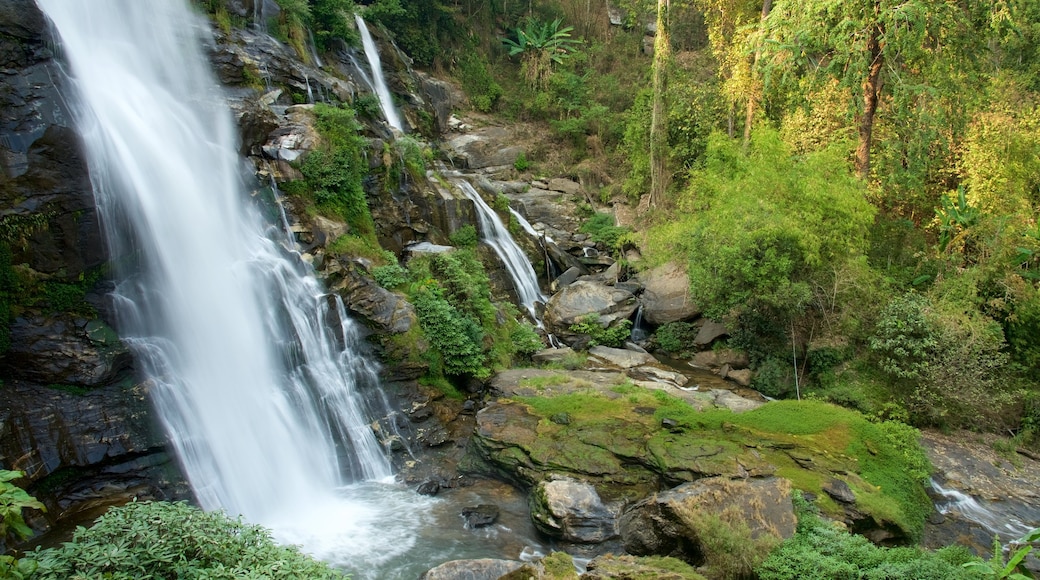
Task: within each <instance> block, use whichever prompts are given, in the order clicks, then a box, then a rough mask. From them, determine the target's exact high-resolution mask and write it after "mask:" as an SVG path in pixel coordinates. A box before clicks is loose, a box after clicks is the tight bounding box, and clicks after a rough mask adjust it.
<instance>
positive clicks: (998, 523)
mask: <svg viewBox="0 0 1040 580" xmlns="http://www.w3.org/2000/svg"><path fill="white" fill-rule="evenodd" d="M931 487H932V491H933V492H934V495H935V496H936V501H935V508H936V510H938V511H939V513H941V514H949V513H956V514H959V515H960V516H961V517H963V518H965V519H967V520H970V521H973V522H975V523H977V524H979V525H980V526H982V527H983V528H985V529H986V530H987V531H988V532H990V533H991V534H994V535H996V536H998V537H999V538H1000V540H1001V541H1002V542H1007V541H1010V540H1017V539H1018V538H1021V537H1022V536H1024V535H1025V534H1027V533H1028V532H1029V531H1030V530H1031V529H1033V528H1034V527H1036V526H1037V525H1040V520H1034V521H1033V522H1032V523H1026V522H1023V521H1022V519H1020V518H1021V517H1022V516H1023V513H1022V511H1023V510H1022V509H1021V507H1020V506H1019V507H1018V508H1017V509H1016V508H1015V507H1014V506H1005V505H1001V504H1000V503H999V502H981V501H979V500H977V499H975V498H974V497H972V496H970V495H968V494H966V493H963V492H960V491H957V490H955V489H947V488H945V487H943V486H942V485H940V484H939V482H937V481H935V480H934V479H932V480H931ZM1030 515H1032V516H1033V517H1034V518H1037V517H1040V513H1036V512H1034V513H1032V514H1030ZM1027 517H1028V516H1027Z"/></svg>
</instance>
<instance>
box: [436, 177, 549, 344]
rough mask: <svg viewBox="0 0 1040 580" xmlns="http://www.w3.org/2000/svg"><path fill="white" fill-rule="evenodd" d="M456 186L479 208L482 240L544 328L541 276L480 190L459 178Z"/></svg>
mask: <svg viewBox="0 0 1040 580" xmlns="http://www.w3.org/2000/svg"><path fill="white" fill-rule="evenodd" d="M455 183H456V184H457V185H458V186H459V189H461V190H462V193H464V194H465V195H466V197H468V198H469V199H471V200H473V204H474V205H475V206H476V208H477V219H478V221H479V222H480V232H481V236H482V237H481V239H482V240H483V241H484V243H486V244H487V245H489V246H491V249H493V250H494V251H495V254H496V255H498V258H499V259H500V260H502V263H503V264H504V265H505V267H506V270H507V271H508V272H509V276H510V277H511V278H512V279H513V286H514V287H515V288H516V294H517V298H518V299H519V300H520V304H521V305H523V307H524V308H526V309H527V312H528V313H530V315H531V318H532V319H533V320H534V321H535V322H536V323H537V324H538V326H539V327H541V325H542V322H541V319H540V318H539V317H538V310H537V307H536V304H537V303H538V302H542V303H545V301H546V300H548V298H547V297H546V296H545V294H542V290H541V288H540V287H539V286H538V276H536V275H535V273H534V267H533V266H531V261H530V260H529V259H527V255H526V254H524V252H523V250H521V249H520V246H518V245H517V244H516V240H514V239H513V236H512V235H511V234H510V233H509V229H508V228H506V226H505V224H504V223H503V222H502V219H501V218H499V217H498V214H496V213H495V212H494V210H492V209H491V208H490V207H489V206H488V204H487V202H485V201H484V198H482V197H480V194H479V193H477V190H476V189H474V188H473V186H472V185H470V183H469V182H468V181H466V180H465V179H457V180H455Z"/></svg>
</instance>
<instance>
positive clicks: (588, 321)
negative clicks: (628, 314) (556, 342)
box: [570, 314, 632, 347]
mask: <svg viewBox="0 0 1040 580" xmlns="http://www.w3.org/2000/svg"><path fill="white" fill-rule="evenodd" d="M570 331H571V332H576V333H578V334H586V335H588V336H589V337H590V339H591V340H590V341H589V346H596V345H599V344H602V345H603V346H611V347H619V346H622V345H623V344H625V341H626V340H628V338H629V337H630V336H632V321H631V320H621V321H618V323H617V324H615V325H613V326H609V327H605V326H603V324H602V323H601V322H600V318H599V315H598V314H589V315H588V316H582V317H581V318H579V319H578V322H577V323H576V324H572V325H571V326H570Z"/></svg>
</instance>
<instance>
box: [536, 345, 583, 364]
mask: <svg viewBox="0 0 1040 580" xmlns="http://www.w3.org/2000/svg"><path fill="white" fill-rule="evenodd" d="M572 356H574V349H572V348H570V347H568V346H564V347H560V348H546V349H542V350H540V351H538V352H536V353H534V354H533V355H531V360H532V361H534V362H536V363H539V364H546V363H558V362H562V361H564V360H566V359H567V358H569V357H572Z"/></svg>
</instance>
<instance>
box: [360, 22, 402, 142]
mask: <svg viewBox="0 0 1040 580" xmlns="http://www.w3.org/2000/svg"><path fill="white" fill-rule="evenodd" d="M354 20H355V21H356V22H357V27H358V32H360V33H361V44H362V45H363V46H364V47H365V56H366V57H368V66H369V68H371V69H372V76H371V79H370V80H371V83H370V84H371V85H372V88H373V89H374V90H375V92H376V96H377V97H379V106H380V107H381V108H382V109H383V115H384V116H386V122H387V123H388V124H389V125H390V126H391V127H393V128H394V129H397V130H398V131H402V132H403V131H404V125H403V124H402V123H401V116H400V115H398V114H397V107H395V106H394V99H393V97H391V96H390V89H389V88H388V87H387V86H386V80H384V79H383V63H382V62H381V61H380V60H379V47H377V46H376V43H375V41H374V40H372V34H371V33H369V31H368V26H367V25H366V24H365V19H364V18H362V17H361V15H360V14H355V15H354Z"/></svg>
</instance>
